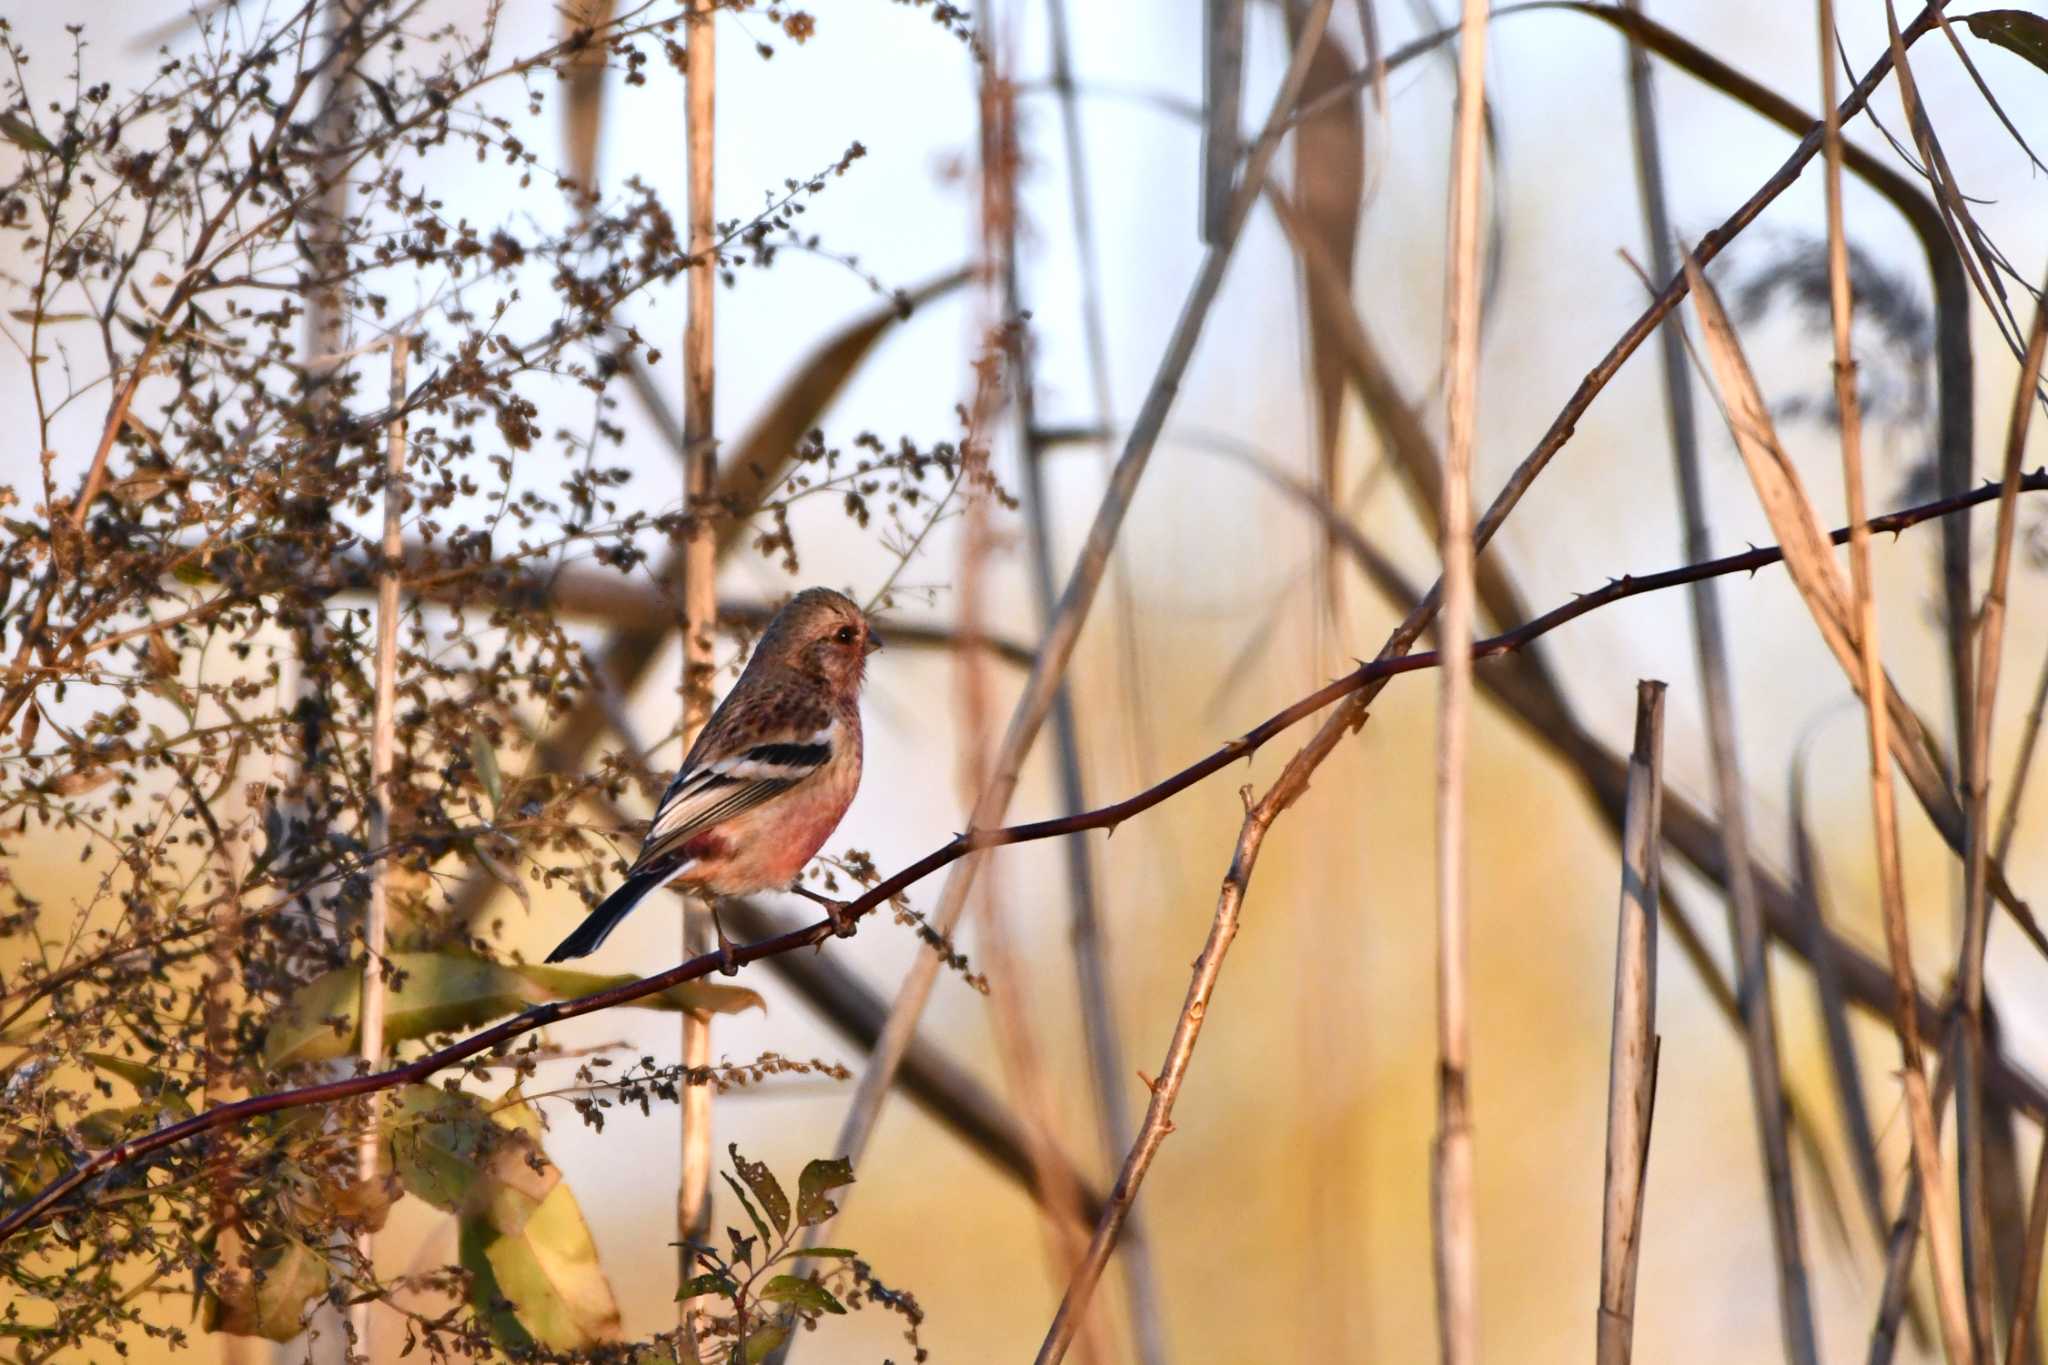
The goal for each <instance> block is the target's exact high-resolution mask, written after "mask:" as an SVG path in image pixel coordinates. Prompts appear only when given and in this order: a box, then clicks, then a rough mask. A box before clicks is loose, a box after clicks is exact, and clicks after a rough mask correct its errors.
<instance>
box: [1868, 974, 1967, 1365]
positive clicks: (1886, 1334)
mask: <svg viewBox="0 0 2048 1365" xmlns="http://www.w3.org/2000/svg"><path fill="white" fill-rule="evenodd" d="M1942 1013H1943V1014H1944V1015H1946V1017H1947V1019H1948V1035H1947V1039H1946V1041H1945V1042H1944V1043H1943V1045H1942V1051H1941V1060H1940V1064H1939V1065H1937V1066H1936V1067H1935V1071H1934V1093H1933V1096H1932V1102H1933V1106H1934V1135H1935V1137H1936V1138H1937V1139H1939V1138H1940V1136H1941V1121H1942V1115H1943V1112H1944V1109H1945V1107H1946V1106H1947V1104H1948V1096H1949V1091H1950V1090H1951V1089H1952V1088H1953V1087H1954V1084H1955V1073H1954V1070H1953V1068H1952V1067H1951V1066H1950V1062H1951V1061H1952V1060H1953V1059H1954V1056H1955V1049H1956V1046H1957V1043H1958V1041H1959V1033H1958V1030H1959V1028H1960V1021H1959V1020H1958V1019H1957V1018H1956V1017H1955V1015H1954V1012H1953V1011H1951V1010H1949V1009H1947V1002H1946V1001H1944V1002H1943V1010H1942ZM1924 1223H1925V1218H1924V1216H1923V1213H1922V1208H1921V1199H1920V1172H1919V1169H1918V1168H1917V1167H1915V1166H1913V1165H1912V1164H1911V1163H1908V1164H1907V1167H1906V1189H1905V1193H1903V1194H1902V1195H1900V1196H1899V1211H1898V1216H1897V1217H1895V1218H1894V1219H1893V1220H1892V1227H1891V1235H1890V1236H1889V1237H1888V1238H1887V1239H1886V1241H1885V1257H1884V1284H1883V1286H1882V1287H1881V1288H1880V1289H1879V1291H1878V1296H1877V1319H1876V1321H1875V1322H1874V1323H1872V1325H1871V1329H1870V1352H1869V1354H1868V1355H1867V1356H1866V1357H1865V1360H1866V1362H1867V1365H1890V1362H1891V1358H1892V1352H1893V1351H1894V1350H1895V1349H1896V1348H1897V1346H1898V1336H1899V1324H1900V1322H1901V1321H1903V1320H1904V1319H1905V1316H1906V1300H1907V1291H1908V1289H1909V1288H1910V1286H1911V1281H1912V1274H1913V1258H1914V1255H1915V1253H1917V1252H1918V1250H1919V1247H1920V1229H1921V1227H1922V1225H1923V1224H1924Z"/></svg>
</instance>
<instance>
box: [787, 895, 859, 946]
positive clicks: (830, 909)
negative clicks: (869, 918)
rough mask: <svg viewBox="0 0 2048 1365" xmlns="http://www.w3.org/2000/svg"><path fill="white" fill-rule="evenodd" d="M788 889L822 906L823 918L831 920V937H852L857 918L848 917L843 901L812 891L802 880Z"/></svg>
mask: <svg viewBox="0 0 2048 1365" xmlns="http://www.w3.org/2000/svg"><path fill="white" fill-rule="evenodd" d="M789 889H790V890H791V891H794V892H796V894H797V895H799V896H802V897H803V898H804V899H805V900H807V901H815V902H817V903H818V904H819V905H821V906H823V907H824V909H825V918H826V919H828V920H831V921H832V934H833V937H835V938H852V937H853V935H854V932H855V931H856V930H858V929H859V928H860V922H859V921H858V920H854V919H850V918H848V916H847V914H846V902H845V901H838V900H834V899H832V898H831V897H830V896H827V895H825V894H823V893H822V892H817V891H813V890H811V888H809V887H808V886H805V885H804V884H803V883H802V882H798V883H796V884H795V885H794V886H792V887H790V888H789Z"/></svg>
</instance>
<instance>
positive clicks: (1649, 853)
mask: <svg viewBox="0 0 2048 1365" xmlns="http://www.w3.org/2000/svg"><path fill="white" fill-rule="evenodd" d="M1663 804H1664V684H1663V683H1661V682H1648V681H1645V682H1639V683H1637V684H1636V743H1635V753H1634V755H1633V756H1632V757H1631V758H1630V759H1629V765H1628V817H1627V820H1626V821H1625V824H1624V828H1623V833H1622V839H1621V909H1620V912H1619V913H1620V922H1619V924H1618V925H1617V926H1616V928H1615V937H1614V1031H1613V1038H1612V1042H1611V1044H1610V1046H1609V1049H1608V1060H1607V1166H1606V1191H1607V1197H1606V1201H1605V1203H1604V1205H1603V1213H1602V1220H1601V1227H1600V1313H1599V1340H1598V1353H1597V1357H1596V1358H1597V1359H1598V1360H1599V1362H1600V1365H1626V1362H1627V1361H1628V1360H1629V1359H1630V1358H1631V1356H1632V1354H1633V1352H1634V1333H1635V1312H1636V1258H1637V1254H1638V1253H1639V1252H1640V1251H1641V1249H1642V1232H1643V1189H1644V1184H1645V1176H1646V1175H1647V1173H1648V1168H1649V1161H1650V1116H1651V1113H1652V1111H1653V1109H1654V1107H1655V1105H1656V1101H1657V905H1658V899H1659V883H1660V881H1661V877H1660V863H1661V859H1660V853H1661V851H1662V849H1663V846H1664V834H1663Z"/></svg>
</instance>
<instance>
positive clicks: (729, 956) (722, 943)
mask: <svg viewBox="0 0 2048 1365" xmlns="http://www.w3.org/2000/svg"><path fill="white" fill-rule="evenodd" d="M711 931H712V932H713V933H715V934H717V935H718V970H719V971H721V972H723V973H724V974H725V975H727V976H738V975H739V972H740V964H739V959H738V958H736V957H734V956H733V951H732V940H731V939H729V938H727V937H726V936H725V924H724V922H723V921H722V920H720V919H719V917H718V903H717V902H716V901H714V902H712V905H711Z"/></svg>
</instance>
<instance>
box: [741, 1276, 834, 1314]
mask: <svg viewBox="0 0 2048 1365" xmlns="http://www.w3.org/2000/svg"><path fill="white" fill-rule="evenodd" d="M759 1297H760V1298H762V1299H764V1300H766V1301H767V1302H769V1303H786V1304H789V1305H791V1306H792V1307H795V1308H800V1309H807V1310H809V1311H810V1312H813V1313H844V1312H845V1311H846V1309H845V1308H844V1307H843V1306H842V1305H841V1304H840V1302H839V1300H837V1299H835V1298H833V1297H832V1291H831V1290H829V1289H827V1288H826V1287H825V1286H824V1285H822V1284H819V1283H818V1282H817V1281H816V1280H807V1279H805V1278H803V1276H801V1275H777V1276H776V1277H775V1278H774V1279H772V1280H770V1281H768V1285H767V1287H766V1288H765V1289H763V1290H762V1291H761V1293H760V1295H759Z"/></svg>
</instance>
